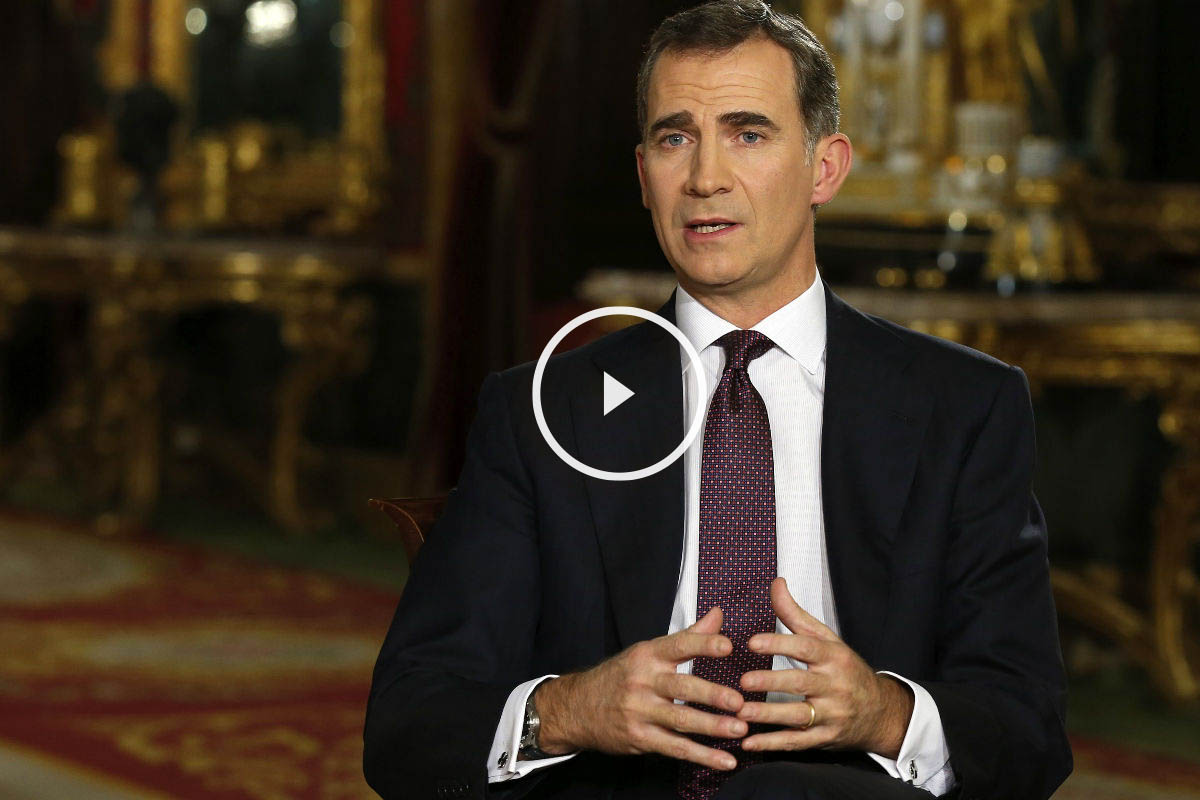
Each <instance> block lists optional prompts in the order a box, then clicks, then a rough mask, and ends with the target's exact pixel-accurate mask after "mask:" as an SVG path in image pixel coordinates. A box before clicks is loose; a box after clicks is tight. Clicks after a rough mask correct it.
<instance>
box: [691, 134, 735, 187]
mask: <svg viewBox="0 0 1200 800" xmlns="http://www.w3.org/2000/svg"><path fill="white" fill-rule="evenodd" d="M692 152H693V155H692V169H691V172H690V173H689V174H688V181H687V186H686V190H687V193H688V194H691V195H696V196H697V197H710V196H712V195H714V194H720V193H722V192H727V191H729V189H730V188H731V186H732V184H733V175H732V173H731V172H730V171H729V164H728V162H727V161H726V158H725V152H724V149H723V148H722V147H721V143H720V142H719V141H717V140H715V139H711V138H710V139H707V140H704V141H702V142H701V143H700V146H699V147H697V148H695V150H693V151H692Z"/></svg>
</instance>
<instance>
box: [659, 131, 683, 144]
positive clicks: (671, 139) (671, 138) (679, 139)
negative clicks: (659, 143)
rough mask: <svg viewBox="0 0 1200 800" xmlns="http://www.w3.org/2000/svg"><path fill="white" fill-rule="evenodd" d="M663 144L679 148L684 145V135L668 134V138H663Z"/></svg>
mask: <svg viewBox="0 0 1200 800" xmlns="http://www.w3.org/2000/svg"><path fill="white" fill-rule="evenodd" d="M663 142H665V143H666V144H667V145H668V146H670V147H679V146H680V145H681V144H683V134H682V133H668V134H667V135H666V136H664V137H663Z"/></svg>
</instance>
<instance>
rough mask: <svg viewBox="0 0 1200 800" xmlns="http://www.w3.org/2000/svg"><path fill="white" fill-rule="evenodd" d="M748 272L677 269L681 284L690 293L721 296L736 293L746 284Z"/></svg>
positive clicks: (733, 268) (744, 270)
mask: <svg viewBox="0 0 1200 800" xmlns="http://www.w3.org/2000/svg"><path fill="white" fill-rule="evenodd" d="M747 272H748V270H747V269H746V268H745V267H733V266H719V267H705V268H700V269H682V268H678V267H677V268H676V269H675V275H676V277H678V278H679V283H680V284H681V285H682V286H683V288H685V289H687V290H688V291H689V292H692V291H693V290H695V291H700V292H707V293H710V294H721V293H724V292H729V291H734V290H736V289H737V288H738V287H739V286H741V285H743V284H744V283H745V280H746V277H747Z"/></svg>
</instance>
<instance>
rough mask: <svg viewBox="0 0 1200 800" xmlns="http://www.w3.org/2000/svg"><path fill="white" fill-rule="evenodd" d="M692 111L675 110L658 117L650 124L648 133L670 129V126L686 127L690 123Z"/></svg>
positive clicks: (691, 121)
mask: <svg viewBox="0 0 1200 800" xmlns="http://www.w3.org/2000/svg"><path fill="white" fill-rule="evenodd" d="M693 122H694V120H693V119H692V112H690V111H676V112H675V113H674V114H668V115H667V116H665V117H659V118H658V119H656V120H655V121H654V124H653V125H651V126H650V133H658V132H659V131H665V130H670V129H672V128H687V127H689V126H690V125H692V124H693Z"/></svg>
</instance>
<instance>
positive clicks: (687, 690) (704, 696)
mask: <svg viewBox="0 0 1200 800" xmlns="http://www.w3.org/2000/svg"><path fill="white" fill-rule="evenodd" d="M654 688H655V690H656V691H657V692H658V694H659V695H660V696H661V697H665V698H667V699H669V700H683V701H684V702H687V703H699V704H700V705H705V706H710V707H712V708H720V709H724V710H726V711H737V710H739V709H740V708H741V707H742V702H743V698H742V693H741V692H739V691H737V690H736V689H731V688H729V687H728V686H722V685H720V684H719V683H713V682H712V681H706V680H704V679H703V678H697V677H696V676H695V675H686V674H684V673H681V672H672V673H669V674H665V675H660V676H659V678H658V680H657V681H656V682H655V687H654Z"/></svg>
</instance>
